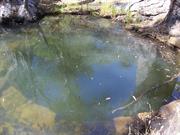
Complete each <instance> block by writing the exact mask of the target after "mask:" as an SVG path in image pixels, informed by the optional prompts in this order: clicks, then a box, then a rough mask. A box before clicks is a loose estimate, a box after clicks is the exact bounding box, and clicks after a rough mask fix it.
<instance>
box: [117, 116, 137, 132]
mask: <svg viewBox="0 0 180 135" xmlns="http://www.w3.org/2000/svg"><path fill="white" fill-rule="evenodd" d="M133 122H134V118H133V117H117V118H115V119H114V125H115V129H116V134H117V135H125V134H128V132H129V127H130V125H131V123H133Z"/></svg>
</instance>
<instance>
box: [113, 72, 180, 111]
mask: <svg viewBox="0 0 180 135" xmlns="http://www.w3.org/2000/svg"><path fill="white" fill-rule="evenodd" d="M179 76H180V72H179V73H178V74H175V75H174V76H173V77H172V78H171V79H169V80H167V81H165V82H163V83H162V84H157V85H155V86H154V87H152V88H150V89H148V90H147V91H145V92H144V93H142V94H141V95H140V96H139V97H137V98H136V97H135V96H132V97H133V99H134V100H133V101H132V102H130V103H129V104H126V105H124V106H121V107H118V108H116V109H114V110H113V111H112V113H115V112H117V111H120V110H124V109H126V108H128V107H129V106H131V105H132V104H134V103H136V102H138V101H139V100H140V99H141V98H142V97H143V96H144V95H146V94H147V93H149V92H151V91H152V90H156V89H158V88H160V87H162V86H164V85H165V84H168V83H170V82H172V81H173V80H175V79H177V78H178V77H179Z"/></svg>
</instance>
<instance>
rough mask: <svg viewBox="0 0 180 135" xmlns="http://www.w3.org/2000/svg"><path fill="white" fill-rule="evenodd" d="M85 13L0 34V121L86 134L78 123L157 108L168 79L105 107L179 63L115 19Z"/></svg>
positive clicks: (166, 94)
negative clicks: (169, 59)
mask: <svg viewBox="0 0 180 135" xmlns="http://www.w3.org/2000/svg"><path fill="white" fill-rule="evenodd" d="M93 19H94V18H93ZM59 20H61V21H59ZM86 20H88V21H85V20H83V19H82V18H80V17H72V16H65V17H52V18H46V19H44V20H43V21H42V22H41V23H40V25H37V26H34V27H32V28H20V29H18V30H14V31H11V32H8V34H5V35H2V36H1V37H0V38H1V39H0V91H1V98H0V99H1V104H0V116H2V115H1V114H3V115H4V118H3V119H2V118H1V119H2V120H1V119H0V121H2V123H8V124H9V126H8V130H11V129H13V131H14V130H15V131H16V132H18V131H17V130H20V129H21V128H22V132H25V133H27V132H30V133H31V132H34V134H35V133H36V132H39V130H40V131H41V132H42V131H43V132H44V133H46V134H51V135H52V134H58V133H61V134H63V133H64V134H65V133H66V134H80V132H83V133H85V134H87V133H89V131H86V130H83V131H82V129H83V128H84V126H85V127H86V126H87V127H91V125H96V124H97V122H102V123H103V122H104V121H111V119H112V118H113V117H114V116H117V115H124V114H126V115H130V114H136V113H137V112H140V111H149V104H150V105H151V109H157V108H158V107H159V106H160V105H161V103H162V102H163V100H164V99H166V98H168V97H169V96H170V95H171V92H172V90H173V87H174V85H175V83H172V84H168V85H167V86H164V87H161V88H160V89H158V90H157V91H154V92H152V93H150V94H148V95H145V96H144V97H143V98H142V99H141V100H140V102H138V103H136V104H133V105H132V106H130V107H129V108H127V109H125V110H123V111H118V112H117V113H116V114H112V110H113V109H114V108H117V107H118V106H120V105H124V104H127V103H128V102H129V101H131V100H133V98H132V96H133V95H134V96H136V97H138V95H140V94H141V93H142V92H143V91H145V90H147V89H149V88H151V87H153V86H154V85H156V84H158V83H159V84H160V83H162V82H163V81H165V80H166V79H168V78H167V75H168V76H171V75H172V74H173V73H174V72H175V70H174V69H175V68H176V67H177V66H178V65H172V64H169V63H167V62H166V61H165V60H163V59H162V58H161V56H160V55H159V53H158V48H157V47H156V46H154V45H150V43H149V42H146V41H141V40H140V39H137V38H134V37H133V36H131V35H129V34H125V32H124V31H122V29H121V28H120V27H119V26H118V25H117V24H113V23H110V22H109V21H108V20H103V23H106V25H96V24H97V23H96V22H101V21H102V20H101V19H100V20H99V19H95V20H93V21H92V18H86ZM107 26H108V28H107ZM165 69H168V70H165ZM147 103H148V104H147ZM89 123H90V124H89ZM92 123H94V124H92ZM95 123H96V124H95ZM17 125H18V127H19V128H15V129H14V127H17ZM97 125H98V124H97ZM100 125H101V124H100ZM6 126H7V125H6ZM24 128H27V129H28V131H24ZM77 128H78V129H77ZM90 129H91V128H90ZM31 130H32V131H31ZM79 130H80V131H79ZM0 131H1V130H0ZM13 131H12V132H13ZM15 131H14V132H15ZM103 131H104V130H103ZM103 131H102V132H103ZM9 132H10V131H9ZM20 132H21V131H20ZM22 132H21V133H22ZM18 133H19V132H18Z"/></svg>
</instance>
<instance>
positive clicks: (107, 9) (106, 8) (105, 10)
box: [100, 3, 118, 17]
mask: <svg viewBox="0 0 180 135" xmlns="http://www.w3.org/2000/svg"><path fill="white" fill-rule="evenodd" d="M100 14H101V15H103V16H111V17H116V15H117V14H118V10H117V9H116V8H115V7H114V6H113V5H111V4H108V3H106V4H103V5H101V10H100Z"/></svg>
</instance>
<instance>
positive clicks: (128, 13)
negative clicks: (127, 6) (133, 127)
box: [124, 11, 133, 24]
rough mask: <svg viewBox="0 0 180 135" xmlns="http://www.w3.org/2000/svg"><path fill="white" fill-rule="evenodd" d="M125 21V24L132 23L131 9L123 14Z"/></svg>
mask: <svg viewBox="0 0 180 135" xmlns="http://www.w3.org/2000/svg"><path fill="white" fill-rule="evenodd" d="M124 21H125V23H126V24H130V23H133V14H132V12H131V11H126V15H125V20H124Z"/></svg>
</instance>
